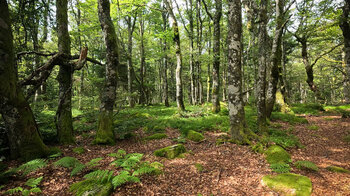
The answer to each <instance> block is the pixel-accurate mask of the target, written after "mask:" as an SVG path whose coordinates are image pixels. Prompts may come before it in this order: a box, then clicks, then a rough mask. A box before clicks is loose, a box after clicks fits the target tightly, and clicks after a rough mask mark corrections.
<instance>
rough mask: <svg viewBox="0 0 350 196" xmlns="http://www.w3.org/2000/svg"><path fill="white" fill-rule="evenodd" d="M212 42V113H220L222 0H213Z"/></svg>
mask: <svg viewBox="0 0 350 196" xmlns="http://www.w3.org/2000/svg"><path fill="white" fill-rule="evenodd" d="M215 6H216V7H215V15H214V17H213V22H214V34H213V37H214V42H213V54H214V59H213V88H212V103H213V108H212V111H213V112H214V113H218V112H220V38H221V34H220V20H221V16H222V0H215Z"/></svg>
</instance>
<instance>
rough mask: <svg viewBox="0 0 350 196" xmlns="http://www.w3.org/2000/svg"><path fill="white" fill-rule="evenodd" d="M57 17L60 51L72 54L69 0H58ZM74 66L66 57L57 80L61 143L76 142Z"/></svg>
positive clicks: (59, 136) (58, 124)
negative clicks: (69, 29) (73, 116)
mask: <svg viewBox="0 0 350 196" xmlns="http://www.w3.org/2000/svg"><path fill="white" fill-rule="evenodd" d="M56 19H57V37H58V52H59V53H62V54H65V55H67V56H69V55H70V38H69V33H68V14H67V0H56ZM73 72H74V68H73V67H72V66H71V64H70V63H69V60H68V59H66V60H64V61H63V62H62V63H61V64H60V70H59V72H58V76H57V80H58V82H59V102H58V108H57V111H56V127H57V134H58V141H59V142H60V143H61V144H72V143H74V137H73V119H72V78H73Z"/></svg>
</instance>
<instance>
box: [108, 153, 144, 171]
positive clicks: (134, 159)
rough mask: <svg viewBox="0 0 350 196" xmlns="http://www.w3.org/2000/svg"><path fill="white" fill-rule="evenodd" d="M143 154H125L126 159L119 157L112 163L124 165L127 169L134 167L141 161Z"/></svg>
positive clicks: (119, 165) (118, 165)
mask: <svg viewBox="0 0 350 196" xmlns="http://www.w3.org/2000/svg"><path fill="white" fill-rule="evenodd" d="M142 156H143V154H140V153H132V154H128V155H126V156H125V158H124V159H118V160H116V161H113V162H112V163H111V164H112V165H115V166H117V167H123V168H124V169H125V170H131V169H134V168H135V167H136V166H138V164H139V163H140V161H141V159H142Z"/></svg>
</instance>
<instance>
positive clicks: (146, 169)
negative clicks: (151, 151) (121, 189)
mask: <svg viewBox="0 0 350 196" xmlns="http://www.w3.org/2000/svg"><path fill="white" fill-rule="evenodd" d="M156 170H157V169H156V168H154V167H152V166H149V165H146V166H142V167H140V168H139V169H137V170H135V171H134V173H133V174H132V175H133V176H141V175H143V174H151V173H153V172H155V171H156Z"/></svg>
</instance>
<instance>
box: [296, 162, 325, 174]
mask: <svg viewBox="0 0 350 196" xmlns="http://www.w3.org/2000/svg"><path fill="white" fill-rule="evenodd" d="M294 165H295V167H296V168H298V169H305V170H312V171H316V172H317V171H318V170H319V169H318V167H317V165H316V164H315V163H313V162H311V161H297V162H295V163H294Z"/></svg>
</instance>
